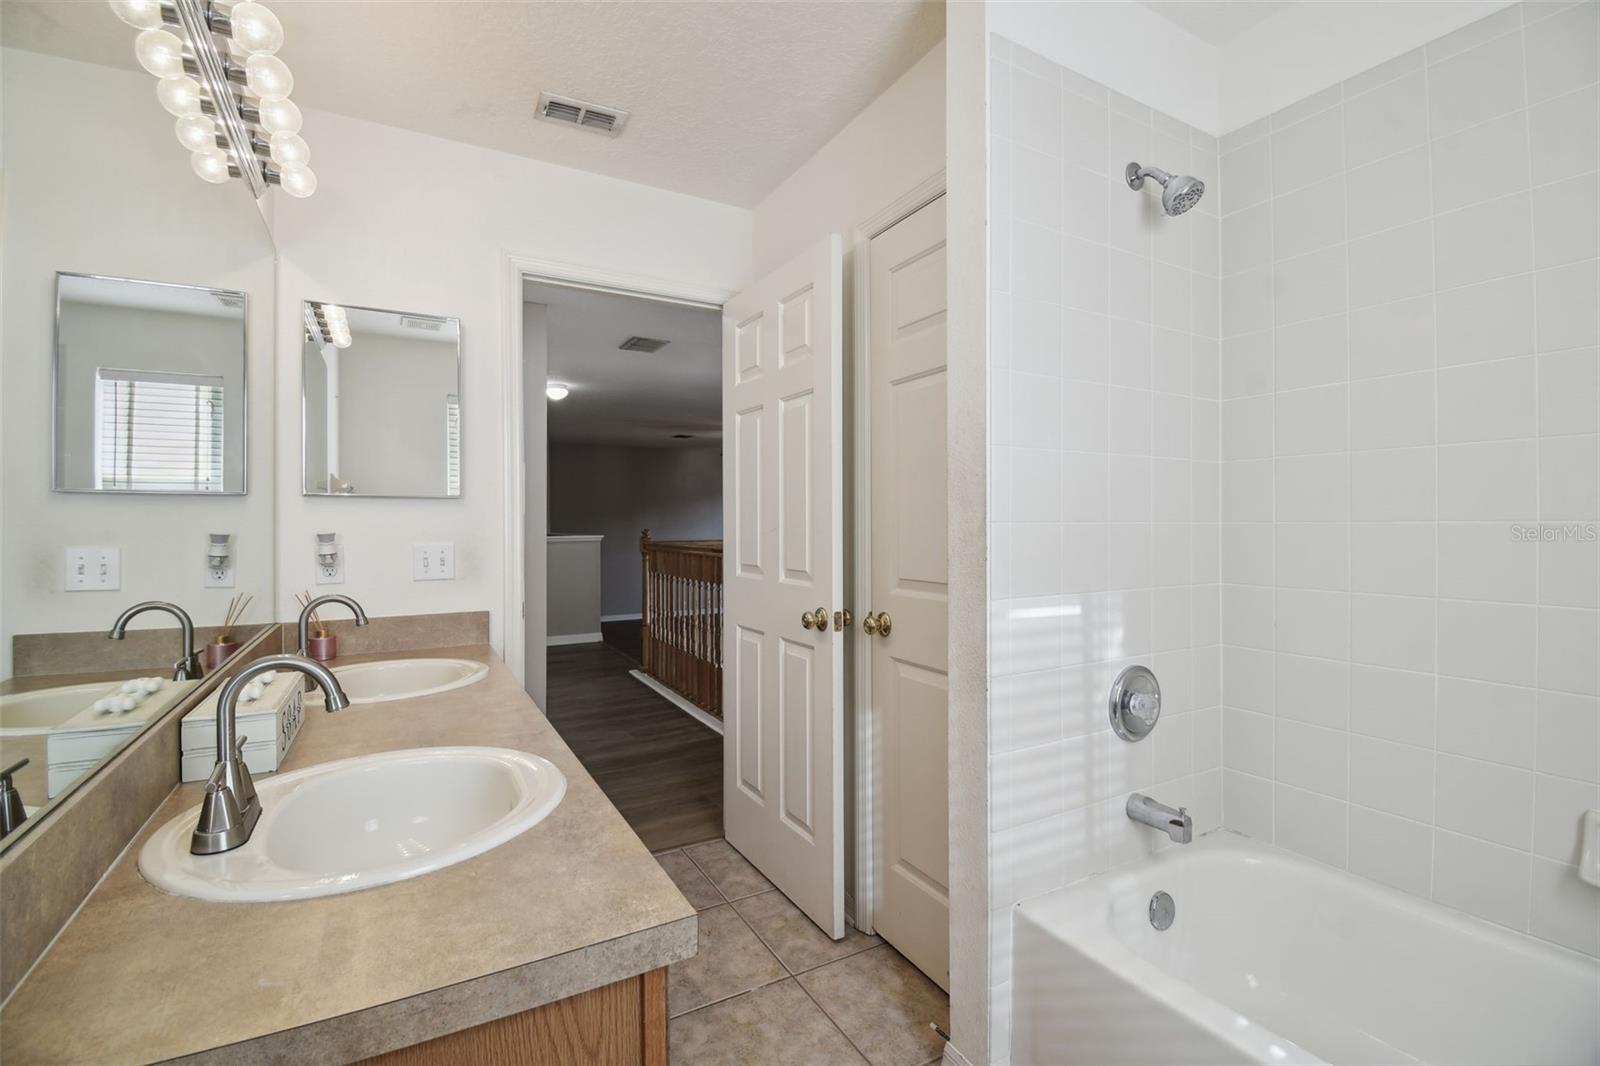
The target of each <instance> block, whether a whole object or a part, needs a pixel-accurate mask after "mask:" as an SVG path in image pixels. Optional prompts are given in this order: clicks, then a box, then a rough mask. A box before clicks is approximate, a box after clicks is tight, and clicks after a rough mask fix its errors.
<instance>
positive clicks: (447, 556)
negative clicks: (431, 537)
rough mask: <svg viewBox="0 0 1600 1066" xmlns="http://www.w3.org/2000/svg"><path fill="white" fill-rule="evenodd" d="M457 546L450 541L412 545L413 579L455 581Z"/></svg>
mask: <svg viewBox="0 0 1600 1066" xmlns="http://www.w3.org/2000/svg"><path fill="white" fill-rule="evenodd" d="M455 576H456V546H455V545H454V544H450V543H448V542H440V543H435V544H413V545H411V580H413V581H453V580H455Z"/></svg>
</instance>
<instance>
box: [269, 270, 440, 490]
mask: <svg viewBox="0 0 1600 1066" xmlns="http://www.w3.org/2000/svg"><path fill="white" fill-rule="evenodd" d="M311 304H338V306H340V307H342V308H344V309H345V310H346V311H371V312H373V313H374V314H380V315H400V316H406V315H414V316H416V317H417V318H437V319H438V320H439V321H441V322H449V323H451V324H452V325H454V326H455V327H456V407H457V410H458V412H459V414H458V415H457V417H458V418H459V419H460V422H461V427H462V432H461V443H460V446H459V447H458V449H457V450H458V452H459V454H460V457H461V458H460V464H461V469H462V471H463V476H462V478H461V491H460V492H458V493H456V494H455V495H454V496H447V495H445V494H443V493H435V494H433V495H431V496H419V495H417V494H415V493H394V492H311V491H310V490H308V489H307V488H306V462H307V461H308V460H309V459H310V456H309V455H308V454H307V453H306V341H305V339H304V329H305V318H306V308H307V307H308V306H310V305H311ZM297 321H298V323H299V328H300V330H301V331H302V337H301V341H300V495H301V496H304V497H305V498H307V499H312V500H460V499H464V498H465V497H466V495H467V479H466V477H465V471H466V468H467V448H466V437H467V434H466V425H467V413H466V404H465V403H464V402H463V401H462V399H461V372H462V359H461V342H462V336H461V319H459V318H456V317H455V316H454V315H435V314H429V313H428V312H425V311H396V310H394V309H393V308H389V307H362V306H360V305H359V304H345V303H339V302H338V301H337V300H311V299H306V298H302V299H301V300H300V317H299V319H298V320H297Z"/></svg>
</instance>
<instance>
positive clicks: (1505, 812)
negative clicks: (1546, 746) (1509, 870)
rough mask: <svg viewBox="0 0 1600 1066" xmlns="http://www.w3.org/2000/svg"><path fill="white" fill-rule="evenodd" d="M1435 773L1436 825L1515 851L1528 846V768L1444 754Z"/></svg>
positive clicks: (1530, 832)
mask: <svg viewBox="0 0 1600 1066" xmlns="http://www.w3.org/2000/svg"><path fill="white" fill-rule="evenodd" d="M1435 773H1436V779H1435V785H1434V787H1435V794H1434V801H1435V804H1436V805H1437V809H1436V811H1435V814H1434V822H1435V824H1436V825H1438V826H1440V827H1441V828H1444V829H1450V830H1453V831H1455V832H1457V833H1465V834H1468V835H1471V836H1475V837H1479V838H1481V839H1484V840H1490V841H1493V842H1494V843H1496V844H1504V845H1505V846H1506V847H1509V848H1516V849H1518V850H1519V851H1527V850H1529V849H1530V848H1531V847H1532V845H1533V774H1532V773H1530V772H1528V771H1527V770H1519V769H1516V768H1515V767H1510V766H1501V765H1499V764H1498V763H1490V762H1480V761H1478V760H1476V759H1463V758H1460V757H1459V756H1455V755H1444V754H1441V755H1440V756H1439V757H1438V762H1437V766H1436V770H1435Z"/></svg>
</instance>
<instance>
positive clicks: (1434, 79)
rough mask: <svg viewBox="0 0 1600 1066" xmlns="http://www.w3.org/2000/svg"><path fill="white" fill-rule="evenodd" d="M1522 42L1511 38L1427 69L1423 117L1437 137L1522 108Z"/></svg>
mask: <svg viewBox="0 0 1600 1066" xmlns="http://www.w3.org/2000/svg"><path fill="white" fill-rule="evenodd" d="M1526 99H1527V96H1526V93H1525V91H1524V87H1523V65H1522V38H1521V35H1520V34H1517V33H1511V34H1507V35H1505V36H1503V37H1499V38H1496V39H1495V40H1493V41H1490V42H1488V43H1487V44H1483V45H1480V46H1478V47H1477V48H1474V49H1472V50H1471V51H1468V52H1463V53H1461V54H1460V55H1457V56H1454V57H1452V58H1450V59H1447V60H1445V61H1444V62H1442V63H1438V64H1435V65H1433V66H1430V67H1429V68H1428V116H1429V128H1430V129H1431V131H1432V134H1433V136H1435V137H1443V136H1446V135H1448V134H1451V133H1454V132H1455V131H1457V130H1460V129H1465V128H1466V127H1468V126H1473V125H1476V124H1478V123H1480V122H1484V121H1486V120H1488V119H1491V118H1494V117H1495V116H1496V115H1503V114H1505V113H1506V112H1508V111H1513V110H1516V109H1517V108H1520V107H1522V106H1523V104H1524V103H1525V102H1526Z"/></svg>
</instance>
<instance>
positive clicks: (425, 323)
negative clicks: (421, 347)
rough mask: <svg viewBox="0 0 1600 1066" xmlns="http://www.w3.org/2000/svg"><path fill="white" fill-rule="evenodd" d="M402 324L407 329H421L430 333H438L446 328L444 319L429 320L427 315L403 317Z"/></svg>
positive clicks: (401, 317)
mask: <svg viewBox="0 0 1600 1066" xmlns="http://www.w3.org/2000/svg"><path fill="white" fill-rule="evenodd" d="M400 324H401V325H402V326H404V327H405V328H406V329H420V330H424V331H426V332H428V333H438V332H439V331H440V330H441V329H443V328H444V319H442V318H429V317H427V316H425V315H401V316H400Z"/></svg>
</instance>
